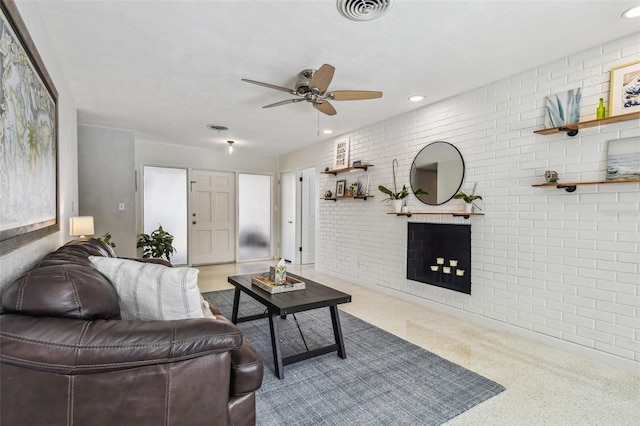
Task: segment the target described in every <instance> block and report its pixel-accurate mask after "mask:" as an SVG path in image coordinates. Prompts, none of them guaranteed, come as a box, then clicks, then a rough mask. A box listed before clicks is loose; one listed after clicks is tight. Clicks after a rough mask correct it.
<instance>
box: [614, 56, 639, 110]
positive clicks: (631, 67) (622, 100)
mask: <svg viewBox="0 0 640 426" xmlns="http://www.w3.org/2000/svg"><path fill="white" fill-rule="evenodd" d="M638 111H640V61H635V62H631V63H628V64H624V65H620V66H617V67H614V68H611V81H610V83H609V116H614V115H623V114H630V113H632V112H638Z"/></svg>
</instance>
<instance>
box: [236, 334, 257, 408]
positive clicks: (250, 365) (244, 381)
mask: <svg viewBox="0 0 640 426" xmlns="http://www.w3.org/2000/svg"><path fill="white" fill-rule="evenodd" d="M263 377H264V366H263V364H262V358H261V357H260V355H258V353H257V352H256V351H255V349H253V347H252V346H251V345H250V344H249V342H248V341H247V339H246V338H243V339H242V345H241V346H240V347H239V348H238V349H234V350H232V351H231V395H232V396H241V395H246V394H248V393H251V392H255V391H257V390H258V389H260V386H262V378H263Z"/></svg>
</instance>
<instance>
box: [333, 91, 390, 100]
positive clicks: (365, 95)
mask: <svg viewBox="0 0 640 426" xmlns="http://www.w3.org/2000/svg"><path fill="white" fill-rule="evenodd" d="M330 95H331V100H334V101H358V100H360V99H375V98H381V97H382V92H372V91H367V90H336V91H335V92H331V93H330Z"/></svg>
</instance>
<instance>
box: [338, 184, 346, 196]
mask: <svg viewBox="0 0 640 426" xmlns="http://www.w3.org/2000/svg"><path fill="white" fill-rule="evenodd" d="M346 186H347V181H346V180H339V181H337V182H336V197H344V188H345V187H346Z"/></svg>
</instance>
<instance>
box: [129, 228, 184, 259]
mask: <svg viewBox="0 0 640 426" xmlns="http://www.w3.org/2000/svg"><path fill="white" fill-rule="evenodd" d="M136 247H138V248H141V249H142V257H143V258H145V259H148V258H150V257H151V258H154V259H162V258H163V257H164V258H165V259H167V261H169V262H170V261H171V256H172V255H173V253H175V252H176V249H175V248H174V247H173V235H171V234H170V233H168V232H167V231H165V230H164V229H162V225H159V227H158V229H156V230H155V231H153V232H152V233H151V234H150V235H149V234H144V233H143V234H139V235H138V244H137V245H136Z"/></svg>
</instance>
